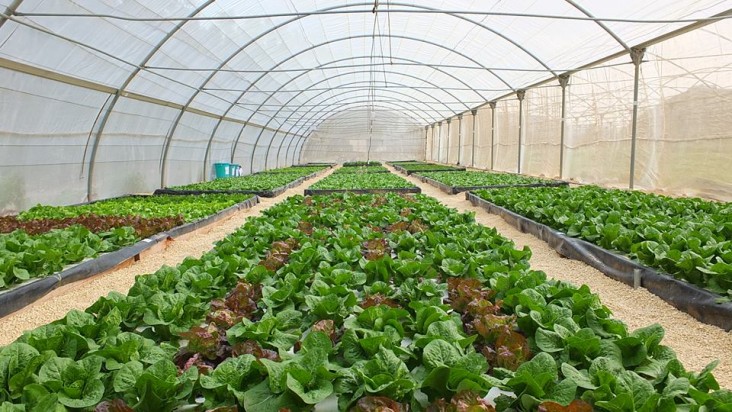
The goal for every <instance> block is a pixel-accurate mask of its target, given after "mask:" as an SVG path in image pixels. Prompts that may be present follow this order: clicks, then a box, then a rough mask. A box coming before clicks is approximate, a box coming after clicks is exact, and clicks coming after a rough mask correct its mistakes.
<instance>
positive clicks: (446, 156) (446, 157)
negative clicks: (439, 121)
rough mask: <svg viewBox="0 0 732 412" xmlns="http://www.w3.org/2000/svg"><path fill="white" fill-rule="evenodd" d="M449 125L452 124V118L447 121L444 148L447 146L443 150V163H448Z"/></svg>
mask: <svg viewBox="0 0 732 412" xmlns="http://www.w3.org/2000/svg"><path fill="white" fill-rule="evenodd" d="M450 123H452V118H449V119H447V136H445V140H447V143H445V146H447V147H446V148H445V149H446V150H445V152H447V153H445V162H444V163H450Z"/></svg>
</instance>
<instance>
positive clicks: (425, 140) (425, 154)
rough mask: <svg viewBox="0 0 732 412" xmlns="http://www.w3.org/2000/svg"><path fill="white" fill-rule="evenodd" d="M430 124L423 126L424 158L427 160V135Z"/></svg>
mask: <svg viewBox="0 0 732 412" xmlns="http://www.w3.org/2000/svg"><path fill="white" fill-rule="evenodd" d="M429 130H430V126H429V125H427V126H425V127H424V160H427V139H428V135H429Z"/></svg>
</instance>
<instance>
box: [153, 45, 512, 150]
mask: <svg viewBox="0 0 732 412" xmlns="http://www.w3.org/2000/svg"><path fill="white" fill-rule="evenodd" d="M372 37H373V36H371V35H358V36H347V37H343V38H340V39H331V40H328V41H326V42H323V43H320V44H317V45H313V46H311V47H308V48H306V49H303V50H301V51H299V52H297V53H295V54H292V55H290V56H288V57H287V58H286V59H284V60H281V61H280V62H279V63H277V65H275V66H273V67H272V68H271V69H270V70H272V69H275V68H277V67H279V66H280V65H282V64H284V63H286V62H287V61H289V60H291V59H293V58H295V57H297V56H299V55H300V54H303V53H306V52H308V51H311V50H314V49H315V48H318V47H322V46H325V45H328V44H332V43H335V42H339V41H347V40H353V39H356V38H372ZM376 37H393V38H402V39H408V40H413V41H416V42H420V43H425V44H430V45H433V46H435V47H438V48H442V49H445V50H447V51H449V52H451V53H455V54H457V55H459V56H462V57H464V58H466V59H467V60H470V61H471V62H473V63H475V64H476V65H478V66H480V67H483V68H485V66H483V65H482V64H481V63H480V62H478V61H476V60H475V59H473V58H471V57H469V56H467V55H465V54H463V53H461V52H458V51H456V50H453V49H450V48H449V47H447V46H443V45H441V44H439V43H435V42H432V41H428V40H422V39H418V38H415V37H410V36H383V35H379V36H376ZM486 70H488V69H486ZM489 71H490V70H489ZM266 75H267V73H264V74H262V75H261V76H259V78H257V80H255V81H254V82H253V83H251V84H250V85H249V86H248V87H247V89H246V90H244V91H243V92H242V93H241V95H240V96H239V98H238V99H237V102H238V100H240V99H241V98H242V97H243V96H244V95H245V94H246V93H247V92H249V90H250V89H251V88H252V86H253V85H254V84H256V83H257V82H258V81H259V80H261V79H262V78H264V77H265V76H266ZM496 77H497V78H499V79H500V77H498V76H496ZM504 84H506V86H508V87H509V88H511V85H510V84H508V83H505V82H504ZM448 94H449V93H448ZM273 95H274V93H272V94H270V96H269V97H268V98H267V100H265V102H266V101H268V100H269V98H271V97H272V96H273ZM451 96H452V95H451ZM452 97H453V98H455V100H457V101H460V99H457V98H456V97H455V96H452ZM234 104H236V102H235V103H233V104H232V107H233V105H234ZM466 107H467V108H468V110H470V108H469V107H468V106H467V105H466ZM229 110H230V109H229ZM226 113H228V110H227V112H226ZM254 113H256V112H253V113H252V115H250V116H249V118H248V120H247V121H246V123H247V124H248V123H249V122H251V119H252V117H253V115H254ZM224 115H225V114H224ZM271 120H272V118H270V121H268V122H267V124H269V123H270V122H271ZM265 127H267V126H265ZM244 128H246V124H245V125H244V126H243V127H242V131H243V129H244ZM240 134H241V132H240ZM238 140H239V138H237V142H238ZM166 151H167V150H166ZM235 152H236V143H235V146H234V150H232V158H233V153H235Z"/></svg>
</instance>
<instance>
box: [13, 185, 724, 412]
mask: <svg viewBox="0 0 732 412" xmlns="http://www.w3.org/2000/svg"><path fill="white" fill-rule="evenodd" d="M530 256H531V251H530V250H529V249H528V248H523V249H517V248H516V247H515V245H514V244H513V243H512V242H511V241H510V240H508V239H506V238H504V237H502V236H501V235H500V234H499V233H498V232H496V230H495V229H492V228H488V227H485V226H481V225H477V224H476V223H475V221H474V216H473V215H472V214H471V213H456V211H455V210H451V209H448V208H447V207H445V206H443V205H440V204H439V202H438V201H437V200H435V199H431V198H428V197H426V196H419V195H418V196H396V195H391V194H387V195H376V196H368V195H347V196H346V195H334V196H322V197H320V196H314V197H306V198H303V197H300V196H297V197H291V198H288V199H286V200H284V201H283V202H281V203H279V204H277V205H274V206H273V207H272V208H270V209H268V211H267V213H265V214H263V215H262V216H258V217H255V218H252V219H248V220H247V222H245V224H244V225H243V226H242V227H241V228H240V229H239V230H237V231H236V232H234V233H232V234H230V235H229V236H227V237H226V238H225V239H223V240H222V241H220V242H218V243H217V244H216V245H215V247H214V248H213V249H212V250H211V251H210V252H209V253H205V254H203V255H202V256H201V257H200V258H197V259H192V258H191V259H186V260H184V261H183V262H181V263H180V264H179V265H177V266H176V267H168V266H165V267H162V268H161V269H159V270H158V271H156V272H155V273H152V274H149V275H146V276H139V277H137V278H136V279H135V284H134V286H133V287H132V288H131V289H130V290H129V292H128V294H126V295H123V294H120V293H110V294H109V295H108V296H106V297H101V298H99V299H98V300H97V302H96V303H94V304H93V305H92V306H91V307H89V308H88V309H87V310H86V311H84V312H82V311H78V310H73V311H70V312H69V313H68V314H67V315H66V317H64V318H62V319H60V320H58V321H56V322H53V323H52V324H49V325H44V326H41V327H39V328H37V329H35V330H31V331H28V332H25V333H24V335H23V336H21V337H20V338H19V339H18V340H17V341H16V342H13V343H11V344H10V345H8V346H6V347H4V348H3V349H2V350H1V351H0V361H3V363H1V364H2V365H5V366H6V368H5V369H6V370H7V371H8V373H7V374H6V375H9V376H17V378H15V377H14V378H13V384H5V385H4V386H3V390H4V392H3V394H4V395H5V396H6V398H4V399H7V400H8V403H10V404H19V403H24V404H25V410H29V409H30V408H29V406H31V405H34V403H33V402H34V401H35V399H36V398H32V397H30V396H28V395H36V394H40V395H39V397H40V396H44V397H45V402H46V403H45V404H44V405H47V409H48V410H53V409H52V408H53V407H55V406H56V405H58V404H61V405H66V406H71V407H73V408H75V409H83V410H93V409H96V410H98V411H103V410H115V411H129V410H145V411H152V410H155V411H161V412H162V411H173V410H177V411H199V410H209V411H215V410H220V411H224V410H227V411H234V410H239V411H242V410H243V411H247V412H278V411H282V410H285V409H287V410H291V411H313V410H315V411H322V410H331V409H332V408H334V407H335V406H336V405H335V404H336V403H337V407H338V410H342V411H373V410H387V408H388V410H392V411H424V410H430V411H433V410H436V411H453V410H476V411H484V412H489V411H494V410H496V409H497V410H501V411H507V410H514V411H518V410H526V411H537V410H546V411H578V412H579V411H582V412H584V411H590V410H598V411H606V412H612V411H620V410H623V411H624V410H648V411H651V410H666V409H668V410H673V408H674V407H676V405H678V408H679V409H688V410H697V409H701V406H703V407H705V408H706V409H708V410H727V409H728V408H727V407H728V406H729V405H730V403H732V399H731V397H730V393H729V392H727V391H724V390H716V388H717V386H716V385H715V384H716V382H715V381H714V377H713V375H712V374H711V370H712V369H713V367H714V365H713V364H711V365H710V366H709V367H707V368H705V370H704V371H703V372H701V373H692V372H687V371H686V370H685V369H684V367H683V366H682V365H681V363H680V362H678V360H677V357H676V355H675V354H674V352H673V351H672V350H670V349H669V348H668V347H666V346H664V345H663V343H664V342H663V341H662V339H663V335H664V331H663V328H662V327H661V326H659V325H650V326H648V327H645V328H640V329H637V330H635V331H631V330H629V329H628V327H627V326H626V325H625V324H624V323H622V322H621V321H618V320H616V319H613V318H612V314H611V312H610V310H609V309H608V308H607V307H605V306H603V305H602V303H601V302H600V300H599V299H598V297H597V295H595V294H593V293H592V291H591V290H590V289H589V288H588V287H586V286H581V287H578V286H574V285H570V284H567V283H565V282H557V281H553V280H551V279H547V277H546V274H545V273H544V272H541V271H536V270H531V268H530V262H529V258H530ZM92 342H93V343H92ZM39 371H40V372H39ZM65 371H70V372H65ZM77 371H80V372H77ZM57 375H60V376H62V377H63V381H59V380H57V379H54V377H55V376H57ZM36 377H38V378H39V379H36ZM22 379H29V380H30V381H31V382H32V384H30V385H19V384H15V382H18V381H19V380H22ZM6 381H7V379H6ZM598 383H601V384H598ZM78 387H85V388H93V389H94V390H85V391H80V390H73V389H74V388H78ZM70 389H72V390H70ZM496 389H498V390H499V392H500V393H501V394H503V395H504V396H500V397H498V398H496V397H495V396H492V395H491V393H494V394H495V390H496ZM24 395H25V396H24ZM486 399H494V400H495V401H496V403H498V404H499V406H498V407H497V408H496V409H494V408H493V406H492V405H489V403H488V401H487V400H486ZM4 406H5V407H6V408H7V407H8V405H6V404H4ZM151 406H155V407H156V409H151ZM628 406H630V407H628ZM636 406H642V408H641V407H637V408H636ZM10 407H11V408H15V407H16V405H11V406H10ZM326 408H327V409H326ZM59 409H60V408H59ZM10 410H12V409H10ZM17 410H24V409H23V407H22V406H20V407H18V408H17Z"/></svg>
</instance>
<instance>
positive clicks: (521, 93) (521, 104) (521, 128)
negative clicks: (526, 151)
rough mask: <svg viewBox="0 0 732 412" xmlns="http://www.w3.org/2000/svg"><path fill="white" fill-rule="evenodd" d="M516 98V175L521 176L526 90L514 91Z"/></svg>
mask: <svg viewBox="0 0 732 412" xmlns="http://www.w3.org/2000/svg"><path fill="white" fill-rule="evenodd" d="M516 97H518V101H519V127H518V129H519V130H518V132H519V135H518V162H517V163H516V173H518V174H521V144H522V140H523V139H522V136H523V134H524V98H525V97H526V90H518V91H516Z"/></svg>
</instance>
